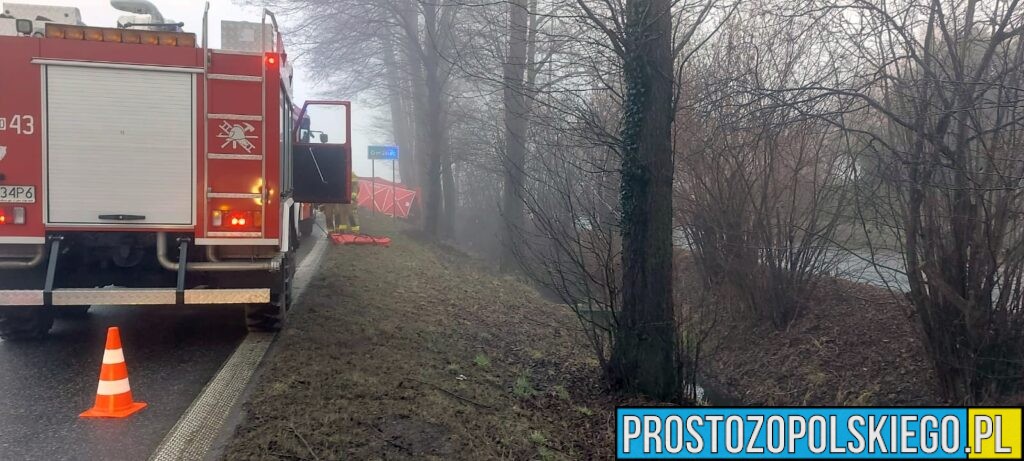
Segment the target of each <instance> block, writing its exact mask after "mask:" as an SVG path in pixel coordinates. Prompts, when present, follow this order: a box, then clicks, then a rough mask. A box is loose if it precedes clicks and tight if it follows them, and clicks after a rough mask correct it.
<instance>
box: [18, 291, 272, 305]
mask: <svg viewBox="0 0 1024 461" xmlns="http://www.w3.org/2000/svg"><path fill="white" fill-rule="evenodd" d="M52 296H53V302H52V305H53V306H57V307H60V306H83V305H118V306H163V305H174V304H178V302H177V290H176V289H174V288H64V289H56V290H53V293H52ZM44 298H45V297H44V295H43V290H0V306H24V307H30V306H43V305H45V302H44ZM269 302H270V289H269V288H238V289H219V290H214V289H192V290H185V296H184V299H183V301H182V303H181V304H185V305H204V304H247V303H254V304H255V303H269Z"/></svg>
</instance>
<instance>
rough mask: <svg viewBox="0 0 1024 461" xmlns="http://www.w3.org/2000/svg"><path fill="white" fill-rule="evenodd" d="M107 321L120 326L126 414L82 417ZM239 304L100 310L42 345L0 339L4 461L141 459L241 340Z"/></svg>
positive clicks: (0, 453) (64, 323) (59, 327)
mask: <svg viewBox="0 0 1024 461" xmlns="http://www.w3.org/2000/svg"><path fill="white" fill-rule="evenodd" d="M108 326H118V327H120V329H121V339H122V341H123V343H124V344H123V345H124V354H125V360H126V362H127V364H128V373H129V379H130V381H131V385H132V392H133V394H134V395H135V399H136V400H139V401H143V402H146V403H148V404H149V406H148V407H147V408H146V409H144V410H142V411H141V412H140V413H138V414H136V415H135V416H133V417H131V418H128V419H121V420H103V419H89V420H86V419H80V418H78V414H79V413H81V412H82V411H85V410H86V409H88V408H90V407H91V406H92V404H93V402H94V400H95V395H96V394H95V393H96V383H97V380H98V379H99V371H100V364H101V362H102V358H103V346H104V341H105V335H106V329H107V327H108ZM245 334H246V330H245V322H244V314H243V310H242V309H241V308H239V307H234V306H230V307H224V306H221V307H210V308H206V309H204V308H187V309H182V308H172V307H156V308H139V307H130V308H129V307H94V308H93V309H91V310H90V311H89V314H88V315H87V316H85V317H84V318H81V319H58V320H57V323H56V324H55V325H54V329H53V331H52V332H51V336H50V338H48V339H47V340H45V341H41V342H28V343H9V342H0V395H2V397H0V459H3V460H16V459H25V460H29V459H31V460H56V459H68V460H87V459H88V460H100V459H106V460H145V459H147V458H148V457H149V455H150V453H152V451H153V450H154V449H155V448H156V446H157V445H158V444H159V443H160V441H161V440H163V437H164V436H165V435H166V434H167V432H168V431H169V430H170V429H171V427H173V426H174V423H175V422H177V420H178V417H180V416H181V414H182V413H183V412H184V411H185V410H186V409H187V408H188V406H189V405H190V404H191V403H192V400H193V399H195V397H196V395H197V394H198V393H199V391H201V390H202V389H203V386H205V385H206V383H207V381H209V380H210V378H212V377H213V375H214V374H216V372H217V370H218V369H219V368H220V366H221V364H222V363H223V362H224V361H225V360H226V359H227V357H228V356H229V355H231V353H232V352H233V351H234V349H235V347H236V346H237V345H238V343H239V342H241V340H242V338H244V337H245Z"/></svg>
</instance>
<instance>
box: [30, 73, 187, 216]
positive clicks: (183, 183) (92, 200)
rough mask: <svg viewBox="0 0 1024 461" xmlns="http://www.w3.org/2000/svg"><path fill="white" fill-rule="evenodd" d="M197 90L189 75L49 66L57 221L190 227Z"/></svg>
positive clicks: (52, 203) (52, 197) (51, 186)
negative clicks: (195, 92)
mask: <svg viewBox="0 0 1024 461" xmlns="http://www.w3.org/2000/svg"><path fill="white" fill-rule="evenodd" d="M194 91H195V90H194V84H193V76H192V75H191V74H188V73H180V72H166V71H149V70H127V69H104V68H91V67H72V66H53V65H51V66H47V69H46V95H45V97H46V113H47V133H46V139H47V161H46V164H47V188H48V191H49V196H48V197H49V222H50V223H54V224H103V225H109V226H111V227H118V226H127V225H139V224H142V225H191V224H192V221H193V215H194V213H193V208H194V202H195V200H194V197H193V196H194V190H195V187H193V177H194V174H193V169H194V165H193V163H194V159H195V155H194V142H195V141H194V138H195V119H194V118H195V109H194V107H193V104H194Z"/></svg>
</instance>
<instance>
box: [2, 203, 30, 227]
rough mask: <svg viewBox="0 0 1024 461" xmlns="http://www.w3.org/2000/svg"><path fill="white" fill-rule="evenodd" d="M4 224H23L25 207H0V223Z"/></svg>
mask: <svg viewBox="0 0 1024 461" xmlns="http://www.w3.org/2000/svg"><path fill="white" fill-rule="evenodd" d="M4 224H25V208H24V207H20V206H18V207H10V208H0V225H4Z"/></svg>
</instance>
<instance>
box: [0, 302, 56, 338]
mask: <svg viewBox="0 0 1024 461" xmlns="http://www.w3.org/2000/svg"><path fill="white" fill-rule="evenodd" d="M51 327H53V311H52V310H51V309H48V308H13V309H4V310H2V311H0V338H2V339H4V340H5V341H25V340H33V339H42V338H44V337H46V335H47V333H49V332H50V328H51Z"/></svg>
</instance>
